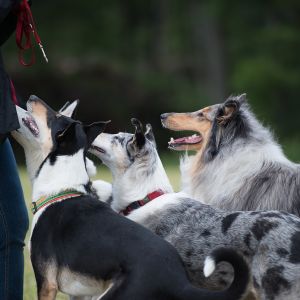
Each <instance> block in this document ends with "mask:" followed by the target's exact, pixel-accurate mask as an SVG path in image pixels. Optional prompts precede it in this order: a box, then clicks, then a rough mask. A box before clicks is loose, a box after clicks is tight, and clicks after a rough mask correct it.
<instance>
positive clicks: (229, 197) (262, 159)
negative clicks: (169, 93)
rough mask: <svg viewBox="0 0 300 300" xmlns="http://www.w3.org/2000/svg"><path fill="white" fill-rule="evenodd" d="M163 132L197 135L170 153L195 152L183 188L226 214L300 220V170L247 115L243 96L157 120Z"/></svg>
mask: <svg viewBox="0 0 300 300" xmlns="http://www.w3.org/2000/svg"><path fill="white" fill-rule="evenodd" d="M161 120H162V124H163V126H164V127H166V128H168V129H171V130H174V131H184V130H189V131H193V132H195V134H194V135H192V136H189V137H181V138H178V139H174V138H171V140H170V142H169V148H170V149H173V150H194V151H196V155H194V156H185V157H183V159H182V161H181V174H182V188H183V189H184V190H185V191H186V192H187V193H188V194H190V195H191V196H192V197H194V198H196V199H201V200H203V201H205V202H206V203H207V204H210V205H213V206H214V207H218V208H222V209H229V210H266V209H268V210H270V209H276V210H282V211H286V212H289V213H293V214H295V215H297V216H300V165H299V164H295V163H293V162H291V161H289V160H288V159H287V158H286V157H285V156H284V154H283V152H282V149H281V147H280V146H279V145H278V144H277V143H276V142H275V141H274V138H273V136H272V134H271V133H270V131H269V130H268V129H267V128H265V127H264V126H263V125H262V124H261V123H260V122H259V121H258V120H257V119H256V117H255V116H254V114H253V113H252V112H251V110H250V108H249V105H248V104H247V101H246V95H245V94H243V95H240V96H237V97H229V98H228V99H227V100H226V101H225V102H224V103H222V104H216V105H213V106H209V107H206V108H203V109H201V110H198V111H195V112H191V113H165V114H162V115H161Z"/></svg>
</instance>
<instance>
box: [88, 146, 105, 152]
mask: <svg viewBox="0 0 300 300" xmlns="http://www.w3.org/2000/svg"><path fill="white" fill-rule="evenodd" d="M91 149H92V150H94V151H96V152H99V153H105V152H106V151H105V150H104V149H102V148H100V147H98V146H95V145H91Z"/></svg>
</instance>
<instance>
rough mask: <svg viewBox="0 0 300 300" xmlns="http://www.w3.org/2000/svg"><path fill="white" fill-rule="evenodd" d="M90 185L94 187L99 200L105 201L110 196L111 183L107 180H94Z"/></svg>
mask: <svg viewBox="0 0 300 300" xmlns="http://www.w3.org/2000/svg"><path fill="white" fill-rule="evenodd" d="M92 187H93V188H94V189H95V191H96V194H97V196H98V197H99V200H101V201H103V202H107V200H108V199H109V198H110V197H111V196H112V185H111V183H109V182H106V181H103V180H95V181H93V182H92Z"/></svg>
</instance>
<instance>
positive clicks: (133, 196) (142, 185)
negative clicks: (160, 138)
mask: <svg viewBox="0 0 300 300" xmlns="http://www.w3.org/2000/svg"><path fill="white" fill-rule="evenodd" d="M153 155H156V166H151V167H152V168H155V170H154V172H153V173H151V174H147V172H146V170H147V168H149V166H148V164H143V165H139V164H135V163H134V164H133V165H131V166H130V167H129V168H128V169H127V170H126V171H125V172H123V173H122V174H120V173H116V172H115V170H114V169H113V168H111V171H112V173H113V202H112V208H113V209H114V210H115V211H117V212H118V211H121V210H123V209H125V208H126V207H127V206H128V205H129V204H130V203H132V202H134V201H137V200H141V199H143V198H145V197H146V195H147V194H149V193H152V192H154V191H156V190H158V189H161V190H162V191H163V192H165V193H172V192H173V188H172V186H171V184H170V181H169V179H168V177H167V174H166V172H165V170H164V167H163V165H162V163H161V161H160V158H159V156H158V154H157V152H156V151H153ZM108 167H109V166H108ZM146 175H147V176H146ZM151 202H157V200H156V201H151ZM148 204H150V203H148ZM148 204H147V205H148ZM147 205H146V206H147Z"/></svg>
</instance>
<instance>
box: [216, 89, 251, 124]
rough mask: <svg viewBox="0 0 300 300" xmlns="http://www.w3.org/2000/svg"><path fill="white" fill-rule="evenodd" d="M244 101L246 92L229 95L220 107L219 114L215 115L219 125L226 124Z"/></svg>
mask: <svg viewBox="0 0 300 300" xmlns="http://www.w3.org/2000/svg"><path fill="white" fill-rule="evenodd" d="M246 101H247V100H246V94H241V95H239V96H237V97H229V98H228V99H227V100H226V101H225V103H224V104H223V105H222V107H221V110H220V114H219V116H218V117H217V120H218V123H219V124H220V125H225V124H227V123H228V122H229V121H230V120H231V119H232V118H233V117H234V116H235V115H236V114H237V113H238V111H239V109H240V107H241V105H242V104H243V103H245V102H246Z"/></svg>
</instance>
